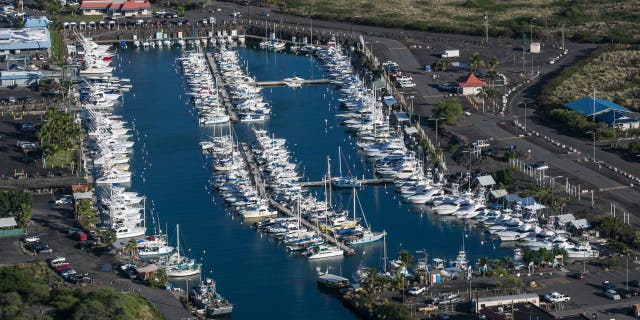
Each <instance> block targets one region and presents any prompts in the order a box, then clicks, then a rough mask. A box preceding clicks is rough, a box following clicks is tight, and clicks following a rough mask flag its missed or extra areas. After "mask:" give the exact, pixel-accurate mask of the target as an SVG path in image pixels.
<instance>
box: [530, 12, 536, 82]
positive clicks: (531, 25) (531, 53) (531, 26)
mask: <svg viewBox="0 0 640 320" xmlns="http://www.w3.org/2000/svg"><path fill="white" fill-rule="evenodd" d="M533 20H536V18H535V17H533V18H531V21H529V27H530V28H531V39H530V40H529V41H530V42H531V44H533ZM529 54H530V55H531V78H533V52H532V51H531V46H529Z"/></svg>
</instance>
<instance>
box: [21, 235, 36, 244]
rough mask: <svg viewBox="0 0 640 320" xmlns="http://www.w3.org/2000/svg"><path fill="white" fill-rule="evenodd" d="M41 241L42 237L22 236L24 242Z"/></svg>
mask: <svg viewBox="0 0 640 320" xmlns="http://www.w3.org/2000/svg"><path fill="white" fill-rule="evenodd" d="M39 241H40V237H38V236H28V237H24V238H22V242H24V243H34V242H39Z"/></svg>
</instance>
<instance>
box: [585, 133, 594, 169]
mask: <svg viewBox="0 0 640 320" xmlns="http://www.w3.org/2000/svg"><path fill="white" fill-rule="evenodd" d="M587 133H591V134H593V162H594V163H595V162H596V132H595V130H594V131H587Z"/></svg>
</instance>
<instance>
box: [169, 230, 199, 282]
mask: <svg viewBox="0 0 640 320" xmlns="http://www.w3.org/2000/svg"><path fill="white" fill-rule="evenodd" d="M167 264H168V265H167V267H166V273H167V276H168V277H176V278H177V277H190V276H195V275H197V274H200V269H201V267H202V265H201V264H199V263H195V261H194V260H193V259H189V258H187V257H183V256H180V225H176V252H175V253H174V255H172V256H170V257H169V259H167Z"/></svg>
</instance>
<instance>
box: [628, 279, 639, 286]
mask: <svg viewBox="0 0 640 320" xmlns="http://www.w3.org/2000/svg"><path fill="white" fill-rule="evenodd" d="M629 285H631V286H633V287H636V288H638V287H640V280H638V279H636V280H631V282H629Z"/></svg>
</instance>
